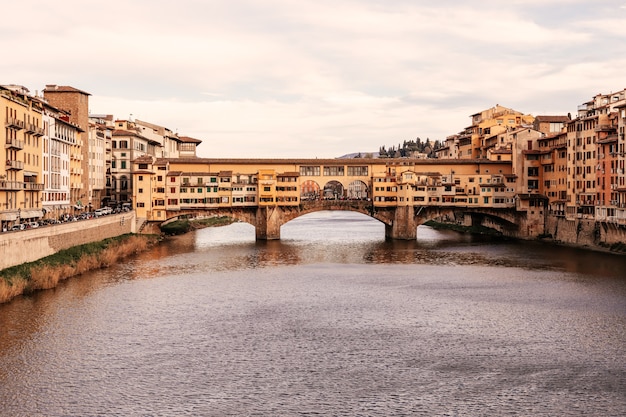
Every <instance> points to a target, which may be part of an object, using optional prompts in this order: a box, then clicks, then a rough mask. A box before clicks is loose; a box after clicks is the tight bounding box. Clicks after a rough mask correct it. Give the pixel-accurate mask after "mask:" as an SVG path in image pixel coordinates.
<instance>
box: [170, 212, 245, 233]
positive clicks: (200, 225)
mask: <svg viewBox="0 0 626 417" xmlns="http://www.w3.org/2000/svg"><path fill="white" fill-rule="evenodd" d="M237 221H238V220H236V219H233V218H232V217H227V216H217V217H204V218H202V217H197V218H193V219H180V220H175V221H173V222H169V223H166V224H163V225H161V232H162V233H163V234H165V235H168V236H174V235H182V234H185V233H188V232H191V231H193V230H198V229H204V228H205V227H217V226H228V225H229V224H232V223H234V222H237Z"/></svg>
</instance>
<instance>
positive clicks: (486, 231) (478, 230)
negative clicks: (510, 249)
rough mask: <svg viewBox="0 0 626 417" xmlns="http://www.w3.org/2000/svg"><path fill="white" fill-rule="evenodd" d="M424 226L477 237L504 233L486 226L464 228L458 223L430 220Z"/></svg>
mask: <svg viewBox="0 0 626 417" xmlns="http://www.w3.org/2000/svg"><path fill="white" fill-rule="evenodd" d="M424 225H426V226H429V227H432V228H433V229H439V230H454V231H455V232H462V233H471V234H476V235H489V236H502V233H501V232H499V231H497V230H495V229H491V228H489V227H485V226H463V225H461V224H456V223H440V222H435V221H432V220H429V221H427V222H425V223H424Z"/></svg>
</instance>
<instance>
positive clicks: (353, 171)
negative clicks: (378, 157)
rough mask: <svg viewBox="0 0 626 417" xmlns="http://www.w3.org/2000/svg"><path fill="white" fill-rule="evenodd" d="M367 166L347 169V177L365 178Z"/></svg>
mask: <svg viewBox="0 0 626 417" xmlns="http://www.w3.org/2000/svg"><path fill="white" fill-rule="evenodd" d="M367 173H368V169H367V166H354V167H348V175H349V176H367V175H368V174H367Z"/></svg>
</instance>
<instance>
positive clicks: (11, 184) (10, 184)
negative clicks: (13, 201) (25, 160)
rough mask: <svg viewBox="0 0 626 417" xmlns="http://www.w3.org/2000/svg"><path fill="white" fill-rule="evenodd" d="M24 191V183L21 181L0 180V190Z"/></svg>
mask: <svg viewBox="0 0 626 417" xmlns="http://www.w3.org/2000/svg"><path fill="white" fill-rule="evenodd" d="M22 189H24V183H23V182H21V181H7V180H0V190H3V191H17V190H22Z"/></svg>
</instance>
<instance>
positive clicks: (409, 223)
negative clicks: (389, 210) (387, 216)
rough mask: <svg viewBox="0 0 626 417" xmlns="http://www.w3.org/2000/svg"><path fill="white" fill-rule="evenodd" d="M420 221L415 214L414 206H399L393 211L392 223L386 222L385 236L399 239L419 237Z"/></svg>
mask: <svg viewBox="0 0 626 417" xmlns="http://www.w3.org/2000/svg"><path fill="white" fill-rule="evenodd" d="M417 226H419V222H418V219H417V217H416V216H415V215H414V214H413V207H409V206H398V207H396V208H395V210H394V213H393V221H392V222H391V224H390V225H389V224H385V238H387V239H397V240H414V239H417Z"/></svg>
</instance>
